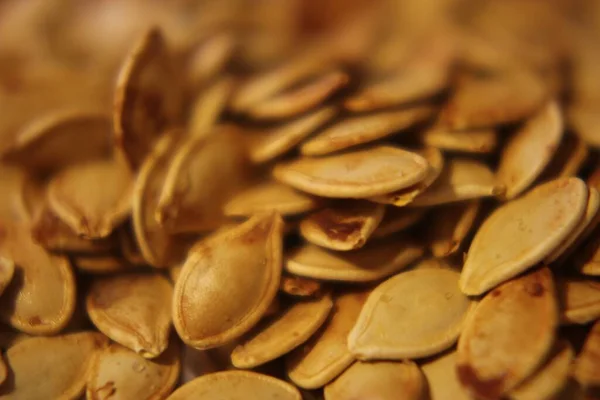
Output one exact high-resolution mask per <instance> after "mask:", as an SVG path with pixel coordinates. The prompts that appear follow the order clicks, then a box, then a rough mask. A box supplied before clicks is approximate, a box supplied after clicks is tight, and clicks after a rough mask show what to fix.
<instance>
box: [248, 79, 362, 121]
mask: <svg viewBox="0 0 600 400" xmlns="http://www.w3.org/2000/svg"><path fill="white" fill-rule="evenodd" d="M349 80H350V78H349V76H348V74H346V73H345V72H342V71H337V70H334V71H331V72H326V73H323V74H321V75H320V76H317V77H315V78H314V79H313V80H312V81H309V82H307V83H306V84H304V85H302V86H300V87H298V88H296V89H292V90H289V91H287V92H284V93H281V94H276V95H274V96H272V97H268V98H266V99H264V100H262V101H259V102H258V103H257V104H254V105H252V106H251V107H250V108H249V109H248V110H247V111H246V113H247V114H248V115H249V116H250V117H252V118H254V119H283V118H288V117H292V116H295V115H298V114H301V113H303V112H305V111H308V110H310V109H311V108H313V107H315V106H317V105H319V104H320V103H322V102H323V101H325V100H326V99H327V98H328V97H331V95H333V94H334V93H335V92H337V91H339V90H340V89H341V88H343V87H344V86H346V85H347V84H348V82H349Z"/></svg>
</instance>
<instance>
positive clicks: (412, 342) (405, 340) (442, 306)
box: [348, 268, 471, 360]
mask: <svg viewBox="0 0 600 400" xmlns="http://www.w3.org/2000/svg"><path fill="white" fill-rule="evenodd" d="M458 277H459V274H458V272H456V271H452V270H450V269H446V268H418V269H415V270H412V271H408V272H403V273H400V274H398V275H396V276H394V277H392V278H390V279H388V280H387V281H385V282H383V283H382V284H380V285H379V286H377V287H376V288H375V289H373V291H372V292H371V294H370V295H369V298H368V299H367V302H366V303H365V305H364V306H363V309H362V311H361V312H360V316H359V317H358V320H357V321H356V324H355V325H354V327H353V328H352V330H351V331H350V333H349V335H348V348H349V349H350V351H351V352H352V354H354V355H355V356H356V357H357V358H358V359H360V360H402V359H406V358H421V357H427V356H431V355H434V354H437V353H440V352H442V351H443V350H445V349H447V348H449V347H450V346H452V344H454V342H455V341H456V339H457V338H458V335H459V334H460V332H461V329H462V327H463V323H464V319H465V316H466V314H467V311H468V310H469V307H470V305H471V302H470V300H469V298H468V297H467V296H465V295H463V294H462V293H460V290H459V288H458V284H457V283H458Z"/></svg>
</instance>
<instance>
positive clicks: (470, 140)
mask: <svg viewBox="0 0 600 400" xmlns="http://www.w3.org/2000/svg"><path fill="white" fill-rule="evenodd" d="M419 139H420V141H421V142H422V143H423V145H425V146H431V147H435V148H437V149H440V150H444V151H453V152H461V153H474V154H487V153H492V152H494V151H495V150H496V147H497V145H498V133H497V132H496V131H495V130H494V129H491V128H483V129H477V130H470V131H452V130H450V129H448V128H447V127H445V126H443V125H434V126H433V127H431V128H430V129H427V130H426V131H425V132H423V133H422V134H421V136H420V137H419Z"/></svg>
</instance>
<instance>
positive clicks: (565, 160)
mask: <svg viewBox="0 0 600 400" xmlns="http://www.w3.org/2000/svg"><path fill="white" fill-rule="evenodd" d="M589 155H590V149H589V147H588V146H587V145H586V144H585V142H584V141H583V140H581V139H580V138H578V137H577V136H574V135H565V137H564V138H563V140H562V142H561V144H560V146H558V149H557V150H556V153H555V154H554V158H553V159H552V161H551V162H550V164H549V165H548V166H547V167H546V170H545V171H544V174H543V175H542V179H543V178H547V179H556V178H561V177H567V176H576V175H577V173H578V172H579V170H580V169H581V168H582V167H583V165H584V164H585V162H586V161H587V159H588V157H589Z"/></svg>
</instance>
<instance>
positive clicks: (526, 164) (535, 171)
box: [496, 102, 563, 199]
mask: <svg viewBox="0 0 600 400" xmlns="http://www.w3.org/2000/svg"><path fill="white" fill-rule="evenodd" d="M562 135H563V122H562V116H561V113H560V108H559V106H558V104H557V103H556V102H551V103H548V104H547V105H546V106H545V107H544V108H542V109H541V110H540V111H539V112H537V113H536V114H535V115H533V116H532V117H531V118H529V119H528V120H527V121H526V122H525V124H524V125H523V126H522V127H521V128H520V129H519V130H518V131H517V132H515V134H514V135H513V136H512V137H511V138H510V139H509V140H508V142H507V143H506V145H505V146H504V149H503V151H502V155H501V156H500V163H499V165H498V171H497V172H496V179H497V180H498V182H499V184H501V185H503V186H504V187H506V191H505V192H504V193H503V197H504V198H505V199H512V198H514V197H516V196H518V195H519V194H521V193H522V192H523V191H524V190H525V189H527V188H528V187H529V186H530V185H531V184H532V183H533V182H534V181H535V180H536V178H537V177H539V176H540V175H541V174H542V172H543V171H544V168H546V166H547V165H548V164H549V163H550V160H551V159H552V158H553V156H554V154H555V153H556V150H557V148H558V145H559V143H560V141H561V139H562ZM533 155H535V156H533Z"/></svg>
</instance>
